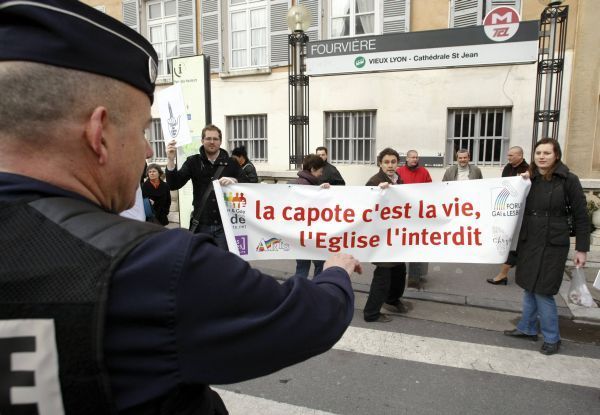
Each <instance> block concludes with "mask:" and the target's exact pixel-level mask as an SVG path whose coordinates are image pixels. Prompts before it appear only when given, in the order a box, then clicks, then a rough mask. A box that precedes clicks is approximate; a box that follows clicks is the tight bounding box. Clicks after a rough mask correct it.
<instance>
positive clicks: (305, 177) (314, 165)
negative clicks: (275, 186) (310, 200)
mask: <svg viewBox="0 0 600 415" xmlns="http://www.w3.org/2000/svg"><path fill="white" fill-rule="evenodd" d="M324 166H325V161H324V160H323V159H322V158H321V157H319V156H317V155H316V154H309V155H308V156H306V157H304V162H303V163H302V170H300V171H299V172H298V178H297V179H296V180H295V181H294V183H295V184H303V185H309V186H321V187H322V188H324V189H328V188H329V183H320V177H321V175H322V174H323V167H324ZM310 262H311V261H310V259H297V260H296V272H295V274H294V276H297V277H303V278H308V273H309V271H310ZM312 263H313V265H314V267H315V269H314V271H313V278H314V277H316V276H317V275H319V274H320V273H321V272H322V271H323V263H324V261H320V260H313V261H312Z"/></svg>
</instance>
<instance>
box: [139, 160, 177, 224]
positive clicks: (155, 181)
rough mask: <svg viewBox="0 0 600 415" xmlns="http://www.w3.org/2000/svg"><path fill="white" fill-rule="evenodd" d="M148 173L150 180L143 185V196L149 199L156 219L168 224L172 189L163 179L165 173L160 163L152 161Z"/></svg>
mask: <svg viewBox="0 0 600 415" xmlns="http://www.w3.org/2000/svg"><path fill="white" fill-rule="evenodd" d="M146 174H147V176H148V180H146V181H145V182H144V184H143V185H142V196H143V197H144V199H148V201H149V203H150V205H151V209H152V214H153V215H154V218H156V221H157V222H158V223H160V224H161V225H163V226H165V225H168V224H169V218H168V215H169V209H170V208H171V191H170V190H169V186H168V185H167V184H166V183H165V182H164V181H163V180H162V178H163V176H164V173H163V171H162V169H161V168H160V166H159V165H158V164H155V163H152V164H150V165H149V166H148V169H147V170H146ZM146 217H148V215H146Z"/></svg>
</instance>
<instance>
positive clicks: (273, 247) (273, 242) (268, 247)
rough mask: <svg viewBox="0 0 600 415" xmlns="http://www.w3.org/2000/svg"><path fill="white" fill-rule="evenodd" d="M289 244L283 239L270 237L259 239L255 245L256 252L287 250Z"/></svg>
mask: <svg viewBox="0 0 600 415" xmlns="http://www.w3.org/2000/svg"><path fill="white" fill-rule="evenodd" d="M289 250H290V245H289V244H286V243H285V242H283V239H279V238H270V239H261V240H260V242H259V243H258V245H257V247H256V252H277V251H289Z"/></svg>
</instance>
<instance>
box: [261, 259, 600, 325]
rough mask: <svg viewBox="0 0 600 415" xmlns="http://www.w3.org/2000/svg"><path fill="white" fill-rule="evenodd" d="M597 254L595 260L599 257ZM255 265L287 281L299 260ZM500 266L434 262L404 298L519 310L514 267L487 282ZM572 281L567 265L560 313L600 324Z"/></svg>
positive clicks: (360, 282)
mask: <svg viewBox="0 0 600 415" xmlns="http://www.w3.org/2000/svg"><path fill="white" fill-rule="evenodd" d="M597 256H598V255H596V256H595V257H593V259H594V260H596V259H597V258H596V257H597ZM251 264H252V266H253V267H255V268H258V269H260V270H261V271H263V272H265V273H267V274H269V275H272V276H274V277H275V278H278V279H282V280H285V279H287V278H289V277H290V276H292V275H293V274H294V270H295V264H296V263H295V261H293V260H274V261H252V262H251ZM363 267H364V272H363V274H362V275H358V274H354V275H352V286H353V287H354V290H355V292H365V293H368V292H369V287H370V283H371V279H372V277H373V269H374V268H375V267H374V266H373V265H372V264H370V263H363ZM499 269H500V265H495V264H491V265H490V264H461V263H430V264H429V266H428V270H429V272H428V274H427V275H426V276H424V277H423V278H422V283H421V288H420V289H414V288H407V289H406V291H405V294H404V297H405V298H409V299H419V300H429V301H436V302H442V303H449V304H457V305H464V306H473V307H481V308H487V309H494V310H503V311H516V312H519V311H521V300H522V295H523V290H522V289H521V288H520V287H519V286H518V285H517V284H515V278H514V268H513V269H511V270H510V273H509V278H508V281H509V282H508V285H491V284H488V283H487V282H486V281H485V280H486V278H492V277H494V276H495V275H496V274H497V273H498V271H499ZM598 269H600V263H599V262H591V261H590V262H589V264H588V266H587V268H586V274H587V280H588V286H589V287H590V291H591V292H592V294H593V295H594V296H595V297H596V298H597V299H600V291H599V290H596V289H594V288H592V282H593V280H594V277H595V276H596V273H597V272H598ZM311 273H312V268H311ZM311 275H312V274H311ZM569 284H570V269H569V268H567V272H566V273H565V278H564V281H563V284H562V287H561V290H560V295H557V296H556V297H555V299H556V304H557V306H558V313H559V315H560V316H562V317H564V318H570V319H574V320H576V321H582V322H587V323H592V324H600V308H593V309H588V308H585V307H579V306H575V305H573V304H570V303H568V302H567V301H566V299H567V294H568V288H569Z"/></svg>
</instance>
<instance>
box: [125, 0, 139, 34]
mask: <svg viewBox="0 0 600 415" xmlns="http://www.w3.org/2000/svg"><path fill="white" fill-rule="evenodd" d="M123 23H124V24H125V25H127V26H129V27H131V28H132V29H133V30H135V31H136V32H139V31H140V8H139V5H138V2H137V0H124V1H123Z"/></svg>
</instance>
